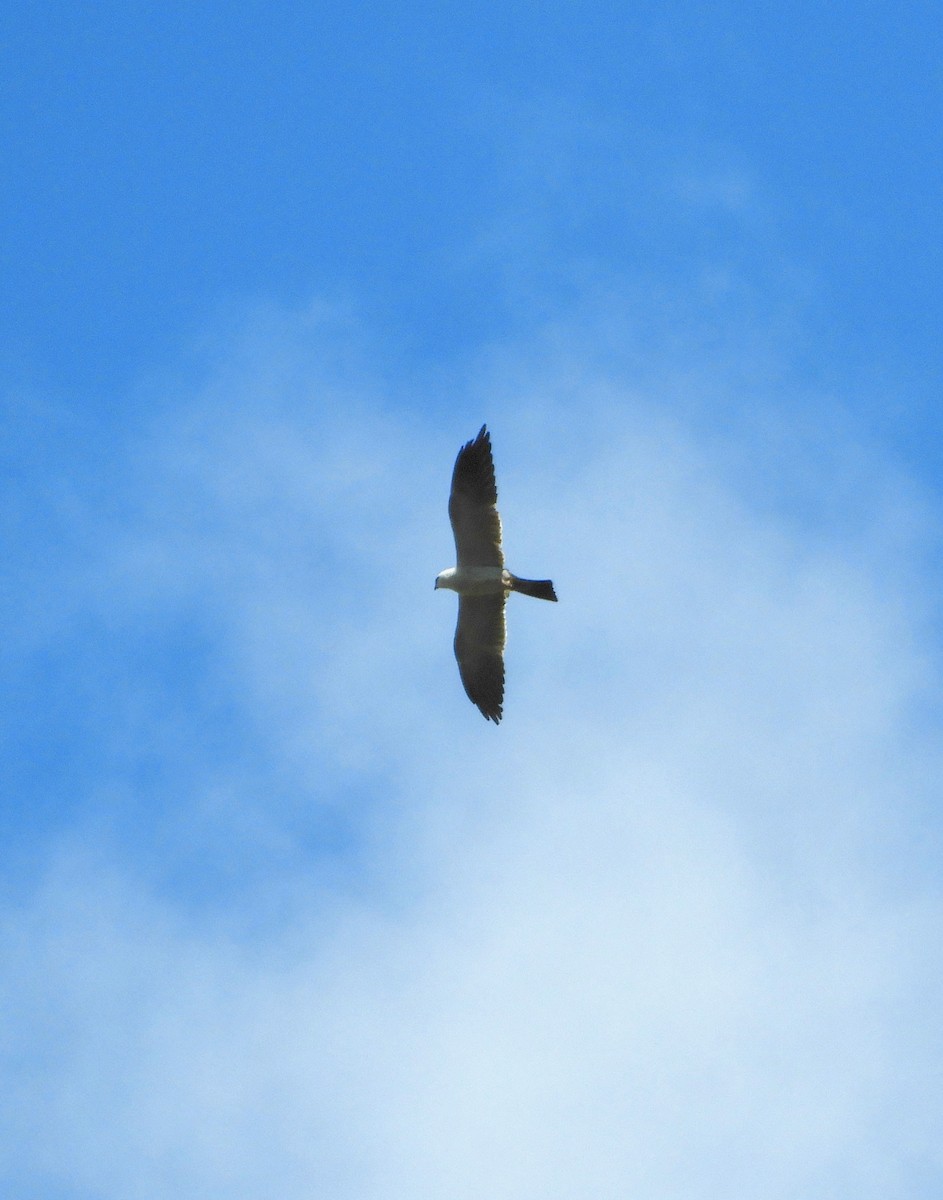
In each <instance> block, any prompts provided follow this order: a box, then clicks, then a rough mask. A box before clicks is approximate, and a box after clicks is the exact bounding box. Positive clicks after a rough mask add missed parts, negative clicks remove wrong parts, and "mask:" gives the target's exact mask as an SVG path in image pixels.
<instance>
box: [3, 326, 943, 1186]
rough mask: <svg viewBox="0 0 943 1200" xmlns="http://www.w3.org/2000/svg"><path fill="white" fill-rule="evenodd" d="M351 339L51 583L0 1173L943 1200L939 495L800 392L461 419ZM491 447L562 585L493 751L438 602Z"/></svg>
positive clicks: (640, 391) (111, 489)
mask: <svg viewBox="0 0 943 1200" xmlns="http://www.w3.org/2000/svg"><path fill="white" fill-rule="evenodd" d="M306 344H307V345H309V346H310V345H312V344H313V345H314V346H315V350H314V351H311V350H310V349H308V350H306V351H305V352H304V353H302V352H301V350H300V349H299V347H300V346H304V345H306ZM561 344H562V343H561ZM318 346H319V343H318V340H317V337H315V336H314V335H312V334H311V331H310V327H309V326H307V325H306V324H305V322H303V321H302V322H301V323H300V326H299V325H298V324H297V323H293V322H292V321H289V320H288V319H287V318H286V320H285V332H283V333H282V334H281V335H280V336H278V337H276V336H274V334H273V333H272V330H271V329H269V330H268V333H266V335H265V336H261V335H258V334H256V335H255V337H254V338H252V337H247V338H246V341H245V344H243V345H241V346H240V347H239V349H238V352H237V351H232V352H231V353H230V354H229V355H228V356H226V355H224V356H222V358H221V361H220V364H219V365H218V367H217V369H216V371H215V374H214V378H213V379H212V380H211V381H210V382H209V383H207V384H206V385H205V386H204V387H202V388H200V389H193V391H192V393H191V395H190V396H189V398H188V399H187V400H186V401H185V402H181V403H180V404H179V407H178V406H177V405H167V406H166V407H165V408H164V410H163V412H162V413H161V417H160V420H155V422H154V423H153V424H152V425H151V426H149V427H148V429H147V430H145V431H144V432H141V431H138V432H137V433H136V434H135V435H133V436H131V437H129V438H128V439H127V440H125V441H123V442H122V443H121V444H120V445H119V446H117V447H116V449H115V454H116V459H115V467H114V471H113V472H112V473H110V475H109V478H110V480H111V482H110V483H108V484H106V485H105V486H104V488H103V491H104V497H103V498H101V497H99V498H98V499H94V498H93V499H91V500H90V499H88V495H87V493H86V494H85V496H84V498H83V500H82V503H81V504H79V505H78V506H77V508H76V509H75V510H74V513H73V515H74V518H75V521H74V525H73V527H72V532H71V533H70V534H69V537H70V538H72V543H71V544H72V546H73V549H74V548H75V547H76V546H77V547H85V548H86V549H87V553H85V554H84V555H81V556H80V555H79V554H78V553H77V552H76V553H75V555H74V558H71V559H70V558H67V560H66V562H67V567H68V569H67V570H65V571H63V568H62V567H61V566H59V567H57V566H55V565H54V564H53V565H50V566H49V568H48V572H47V574H46V576H45V581H44V582H43V581H42V580H41V581H40V583H39V584H38V585H37V586H38V588H39V592H38V593H37V594H45V595H47V597H48V596H51V595H52V594H53V593H54V592H56V591H58V593H59V594H61V595H62V597H63V603H62V604H61V605H60V607H59V609H58V610H56V609H55V606H51V611H53V612H54V616H55V620H54V621H53V620H52V618H50V623H49V624H48V625H47V626H46V631H45V633H44V639H45V640H43V639H40V642H41V645H42V647H43V651H42V652H43V653H44V654H46V655H49V656H51V658H52V662H53V667H52V668H51V669H52V672H53V676H54V677H55V678H56V680H57V686H58V687H59V688H60V689H68V688H69V687H70V685H71V684H72V681H73V676H74V677H75V679H76V680H78V679H79V678H80V677H82V678H86V675H87V672H85V671H84V668H83V662H85V661H86V659H87V660H88V661H89V662H94V661H96V655H95V654H93V653H89V651H88V644H89V639H91V640H92V643H93V644H96V645H98V646H100V647H103V648H104V649H105V650H106V651H107V654H106V655H104V657H106V658H107V660H108V662H109V664H110V665H109V667H108V671H107V673H106V675H105V676H104V682H103V684H102V686H101V687H100V688H99V689H98V690H94V689H93V690H92V691H91V692H88V691H86V692H84V693H82V694H83V695H85V696H86V697H89V696H90V697H91V700H94V704H92V703H91V700H89V706H90V707H89V711H88V712H86V713H84V714H83V719H84V720H86V721H87V722H88V732H87V733H86V734H85V735H83V736H85V737H87V739H89V742H90V743H91V742H94V744H95V747H96V748H97V752H98V753H99V754H100V762H99V764H98V766H99V769H98V770H97V771H94V772H93V771H91V769H89V770H88V771H87V772H85V774H84V775H83V776H82V778H83V779H85V780H86V782H85V783H84V784H82V785H81V786H77V788H76V794H75V795H74V796H71V797H70V798H69V800H68V803H67V804H66V805H65V808H64V812H63V815H62V819H61V820H60V821H58V822H53V823H52V825H51V828H50V829H49V830H48V831H46V833H45V834H44V835H43V836H41V837H39V838H38V845H37V847H35V848H34V855H35V858H34V862H35V863H36V870H35V873H34V874H33V875H32V877H31V878H28V879H23V878H20V879H19V880H18V881H17V883H16V886H15V887H12V888H11V896H10V898H9V899H8V901H7V903H6V905H5V908H4V911H3V914H2V922H3V927H2V936H3V961H4V963H5V966H4V968H3V973H2V977H0V988H2V992H0V995H2V1003H3V1011H4V1020H3V1034H2V1043H0V1046H2V1053H3V1056H4V1059H3V1061H4V1066H3V1073H4V1087H3V1092H4V1099H3V1102H2V1113H3V1129H4V1131H5V1132H3V1133H2V1134H0V1150H2V1154H0V1157H2V1159H3V1161H4V1162H5V1163H6V1166H5V1167H3V1168H2V1174H3V1177H5V1179H6V1181H7V1186H8V1187H9V1188H10V1189H12V1190H14V1191H16V1192H17V1194H19V1195H27V1196H28V1195H33V1194H35V1195H40V1194H43V1195H44V1196H54V1195H61V1196H64V1197H65V1196H68V1197H86V1196H94V1197H96V1198H97V1197H103V1198H107V1200H111V1198H112V1197H114V1198H115V1200H118V1197H120V1198H121V1200H136V1198H138V1197H141V1198H150V1197H155V1198H156V1197H164V1196H167V1195H168V1194H173V1195H177V1196H181V1197H191V1196H192V1197H198V1196H199V1197H214V1196H219V1197H223V1196H225V1197H227V1198H235V1200H239V1198H241V1197H257V1196H261V1195H275V1194H277V1195H279V1196H282V1197H285V1198H286V1200H294V1198H295V1197H320V1196H325V1197H328V1196H330V1197H341V1198H343V1197H350V1198H351V1200H353V1198H354V1197H357V1198H361V1197H363V1198H368V1200H373V1198H376V1200H381V1198H382V1200H399V1198H402V1200H406V1198H407V1197H409V1198H411V1200H414V1198H416V1197H430V1200H431V1198H432V1197H444V1196H448V1197H469V1200H470V1198H472V1197H475V1198H478V1197H481V1196H488V1197H493V1198H495V1200H498V1198H503V1197H507V1198H508V1200H511V1198H514V1200H528V1198H533V1200H538V1198H539V1200H564V1198H566V1200H570V1198H572V1200H577V1198H580V1200H582V1198H583V1197H586V1196H592V1197H599V1198H607V1197H612V1198H613V1200H615V1198H616V1197H619V1198H620V1200H621V1198H622V1197H625V1196H629V1195H630V1196H633V1197H639V1198H641V1197H651V1198H652V1200H663V1198H664V1197H671V1196H678V1197H682V1196H683V1197H685V1198H702V1197H703V1198H708V1197H720V1196H725V1197H726V1196H747V1195H757V1196H758V1195H763V1196H767V1197H771V1198H776V1197H782V1198H783V1200H787V1198H788V1200H792V1198H794V1197H796V1196H800V1195H801V1196H803V1197H808V1198H810V1200H814V1198H816V1197H823V1198H824V1197H829V1198H831V1197H839V1196H841V1197H844V1196H847V1197H849V1198H852V1197H854V1198H855V1200H862V1198H867V1197H875V1198H877V1197H881V1200H888V1198H890V1197H897V1196H899V1197H902V1198H903V1197H905V1196H906V1197H908V1198H912V1197H914V1196H918V1195H923V1194H925V1195H928V1196H929V1195H931V1194H933V1187H934V1180H936V1181H937V1182H938V1181H939V1178H940V1176H941V1173H943V1156H941V1152H940V1150H939V1145H940V1140H939V1136H938V1130H937V1128H936V1124H937V1123H936V1121H935V1119H934V1114H935V1113H937V1112H939V1111H940V1108H941V1103H943V1095H941V1082H940V1075H939V1071H938V1070H937V1069H936V1065H938V1063H939V1061H940V1057H939V1056H940V1050H941V1047H940V1034H939V1031H938V1021H937V1020H936V1017H937V1015H938V1013H939V1011H940V1002H941V999H943V997H941V983H940V980H941V979H943V971H941V967H943V963H941V962H940V951H939V937H938V930H939V926H940V918H941V896H940V887H939V859H938V847H939V823H938V818H937V816H936V814H935V812H934V811H933V808H932V805H933V801H934V798H935V797H934V793H935V790H936V789H935V788H933V786H932V780H933V779H934V778H935V770H936V769H938V765H939V749H938V746H939V738H938V730H937V729H936V727H935V725H934V723H933V720H932V712H933V709H932V705H931V704H930V701H929V698H930V697H932V696H933V695H934V694H935V692H936V689H937V687H938V682H939V678H938V662H937V659H936V655H935V652H934V651H933V649H932V643H931V641H930V637H929V633H928V629H927V623H926V612H927V594H926V593H927V588H928V586H929V585H928V582H927V579H926V577H925V575H924V573H923V566H922V554H923V547H924V545H925V539H926V537H927V536H928V531H929V530H930V528H931V522H932V520H933V519H934V517H933V513H932V511H931V510H929V509H928V508H927V507H926V506H925V505H924V503H923V502H922V501H921V500H920V498H919V497H918V496H917V495H916V494H915V493H914V492H913V490H912V489H910V488H909V487H907V486H906V485H905V484H904V483H902V482H901V481H900V480H899V478H898V477H897V475H896V474H895V470H894V467H893V464H887V463H883V462H882V461H881V459H880V457H879V455H878V454H877V452H876V451H874V450H869V449H868V448H867V447H866V446H862V445H861V444H860V443H857V442H856V441H855V439H854V437H853V434H851V433H850V432H849V431H848V430H847V429H842V428H841V421H840V420H837V419H836V424H837V425H838V427H839V428H838V436H837V440H836V438H835V437H833V436H832V435H833V433H834V432H835V430H834V429H829V430H828V436H827V437H826V436H825V435H824V434H823V433H822V432H821V431H822V430H824V429H825V428H826V425H827V424H828V421H827V420H826V419H825V418H823V420H822V423H821V424H820V425H819V426H816V423H815V421H814V420H813V421H811V422H810V424H809V425H808V427H807V434H806V435H803V434H802V431H801V429H799V430H792V431H789V430H788V428H787V427H788V425H789V422H790V420H791V419H792V418H793V416H794V415H795V414H796V413H799V412H801V413H803V414H804V415H805V418H808V414H809V412H810V407H811V406H810V405H809V404H808V402H807V400H803V401H801V402H798V401H797V402H796V404H795V406H794V407H793V408H792V409H790V407H789V405H788V404H785V403H782V397H781V396H777V397H776V405H774V406H772V407H771V409H770V411H776V412H778V413H779V414H780V418H779V419H780V421H781V423H782V425H783V427H784V428H783V429H771V428H769V427H767V428H766V429H764V428H762V427H761V426H760V425H759V424H758V423H757V422H751V421H750V420H749V419H748V418H747V417H746V416H745V414H744V412H743V410H742V408H741V407H740V406H738V404H737V403H736V402H735V401H733V400H729V397H728V401H729V408H730V413H731V414H732V415H731V418H730V420H729V422H726V423H725V427H716V428H715V429H714V430H713V431H712V432H711V434H710V436H707V435H706V434H705V431H704V421H703V412H701V413H699V412H698V411H697V406H696V405H694V406H691V407H685V406H683V405H680V404H678V403H676V400H675V397H676V392H677V388H678V379H679V374H678V372H677V370H676V369H675V368H674V367H673V368H672V369H671V370H668V369H665V370H663V371H662V372H661V374H660V376H659V372H658V371H657V370H656V369H655V368H653V367H652V366H651V364H649V365H648V366H647V367H646V369H645V370H639V371H637V372H635V373H634V374H633V372H632V371H631V370H630V369H629V368H628V367H626V365H625V364H624V363H623V364H622V366H620V367H618V368H612V369H610V370H608V371H607V370H604V369H603V368H602V367H601V366H600V365H599V363H593V362H592V361H590V360H587V361H586V362H582V363H581V362H580V361H579V358H578V356H576V355H575V354H574V353H573V351H572V350H565V351H564V352H562V353H558V354H557V355H556V356H552V355H550V356H548V355H546V354H545V351H544V350H541V348H540V347H538V348H537V349H536V350H533V351H532V352H531V354H530V355H528V356H523V357H520V358H518V359H517V360H515V361H511V359H512V358H513V356H511V355H508V356H505V357H504V360H503V361H504V363H505V365H509V366H510V368H511V373H510V377H513V379H514V386H513V387H512V386H510V385H507V386H506V387H505V388H503V389H502V388H501V387H499V386H498V385H497V384H496V383H495V382H494V371H495V363H496V362H498V361H499V360H500V359H501V356H497V357H496V358H495V359H494V360H492V362H491V364H490V365H483V366H482V368H481V371H480V374H479V376H478V377H477V379H473V380H472V382H471V383H470V384H469V385H468V389H467V392H466V394H465V395H463V396H460V397H459V398H458V399H457V403H456V411H457V412H460V413H461V414H462V417H461V421H462V423H461V424H459V418H457V419H456V423H455V425H454V426H451V425H450V426H449V428H443V425H442V422H441V421H440V422H439V423H438V424H437V425H436V426H434V427H433V426H432V425H431V424H427V423H424V422H423V421H422V420H420V419H418V418H416V417H412V418H410V419H408V420H407V419H405V418H404V417H403V415H402V413H403V412H404V411H408V406H404V405H402V403H399V404H397V403H396V402H395V401H400V402H401V401H402V397H401V396H398V397H390V396H387V395H384V393H383V390H382V388H381V387H380V386H379V385H378V384H377V383H376V382H375V381H371V380H370V379H369V378H365V377H364V376H363V375H361V377H360V380H359V382H357V384H356V386H351V385H347V386H346V387H342V386H341V385H340V384H339V383H338V382H337V381H338V378H339V377H341V376H342V375H343V372H337V371H326V370H322V369H321V368H320V367H319V354H320V351H319V349H318ZM542 354H544V359H545V361H544V366H543V367H542V368H541V367H538V366H536V365H535V363H537V362H539V361H540V359H541V355H542ZM563 363H568V364H569V370H568V372H567V371H561V367H562V365H563ZM693 378H694V374H693V372H692V374H690V375H689V376H688V382H689V383H690V382H691V380H692V379H693ZM701 382H702V383H703V384H704V386H705V387H706V388H712V389H714V394H715V395H716V396H720V397H724V396H726V395H727V393H728V392H729V391H730V389H731V386H732V385H731V381H730V378H729V376H726V375H725V374H724V372H723V371H722V370H714V371H713V373H711V371H710V370H707V371H706V374H705V377H704V378H703V379H702V380H701ZM574 398H578V400H579V412H580V417H579V419H578V420H577V419H574V418H573V417H572V416H571V415H570V413H571V411H572V401H573V399H574ZM466 413H467V414H468V417H467V420H466V419H464V418H465V414H466ZM483 419H487V420H488V421H489V423H490V424H491V426H492V430H493V435H494V442H495V454H496V460H497V467H498V475H499V486H500V488H501V499H502V512H503V516H504V520H505V526H506V541H507V551H508V556H509V560H510V562H511V565H512V567H514V568H515V569H517V570H520V571H521V572H522V573H524V574H527V573H534V574H538V573H539V574H541V575H543V574H547V575H552V576H553V577H554V579H555V581H556V583H557V587H558V592H559V595H560V599H561V603H560V604H559V605H558V606H556V607H552V606H540V605H528V604H526V603H524V602H521V603H515V602H514V601H513V600H512V602H511V605H510V612H509V627H510V641H509V650H508V703H507V708H506V720H505V722H504V723H503V724H502V726H501V728H500V729H497V730H496V729H494V728H492V727H490V726H488V725H487V724H486V723H485V722H483V721H482V720H481V719H480V717H479V716H478V714H477V713H476V712H475V711H474V709H473V708H472V707H471V706H470V705H469V704H468V702H467V700H466V699H465V697H464V695H463V693H462V691H461V687H460V684H459V681H458V677H457V672H456V669H455V665H454V662H453V661H452V657H451V636H452V627H453V622H454V606H453V604H452V603H450V598H448V597H443V596H442V595H435V594H434V593H433V590H432V581H433V578H434V576H435V573H436V571H437V570H439V569H440V568H441V567H443V566H445V565H447V564H448V562H449V561H450V555H451V545H450V536H449V531H448V527H447V522H446V516H445V493H446V488H447V483H448V477H449V471H450V468H451V462H452V457H453V455H454V453H455V450H456V449H457V447H458V444H459V443H460V442H461V441H462V440H464V439H465V438H466V437H469V436H471V435H472V434H473V433H474V432H475V430H476V429H477V426H478V424H479V423H480V421H481V420H483ZM816 428H818V429H819V430H820V433H819V435H818V438H819V440H818V441H817V435H816V432H815V430H816ZM803 436H807V445H806V448H807V449H809V451H810V453H809V455H808V457H807V458H806V459H805V460H804V462H802V463H798V464H797V465H796V466H795V467H790V466H789V455H788V453H784V449H783V448H784V446H786V447H787V448H788V446H789V444H790V439H798V440H799V442H800V443H801V439H802V437H803ZM797 496H801V497H802V502H801V503H800V502H797V500H796V497H797ZM63 536H64V535H63ZM80 557H81V560H82V561H81V567H79V566H78V565H76V564H77V562H78V560H79V558H80ZM69 563H72V564H73V565H72V566H71V567H69V566H68V564H69ZM64 577H65V578H67V579H68V582H69V586H68V587H67V588H65V589H64V590H63V589H62V582H61V581H62V579H63V578H64ZM43 588H45V589H46V591H45V593H43V591H42V589H43ZM44 611H45V610H44ZM50 630H52V632H50ZM50 647H52V648H50ZM28 652H29V653H33V652H35V650H34V648H33V647H32V646H30V647H27V646H26V645H25V644H24V649H23V654H24V655H25V654H27V653H28ZM97 657H99V658H100V657H103V656H97ZM161 663H164V664H165V667H164V668H162V667H161V666H160V664H161ZM106 684H107V686H106ZM81 686H82V687H85V688H87V687H88V686H89V685H88V684H87V680H86V682H85V683H83V684H82V685H81ZM75 704H76V708H78V707H79V705H80V701H79V700H76V702H75ZM69 719H70V720H71V721H72V722H73V723H75V722H77V720H78V717H77V713H76V712H75V711H71V710H70V713H69ZM75 736H76V737H77V736H78V735H75ZM86 753H87V754H89V755H90V754H92V750H90V749H87V751H86ZM92 779H93V780H94V782H93V783H89V782H88V780H92ZM30 1188H32V1189H33V1190H32V1191H30V1190H29V1189H30ZM43 1189H45V1190H43Z"/></svg>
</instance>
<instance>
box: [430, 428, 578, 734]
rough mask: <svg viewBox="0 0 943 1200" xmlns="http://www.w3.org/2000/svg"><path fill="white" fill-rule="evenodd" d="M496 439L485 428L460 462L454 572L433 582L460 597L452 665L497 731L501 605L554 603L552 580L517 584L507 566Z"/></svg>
mask: <svg viewBox="0 0 943 1200" xmlns="http://www.w3.org/2000/svg"><path fill="white" fill-rule="evenodd" d="M497 501H498V489H497V485H496V484H495V479H494V461H493V459H492V457H491V437H490V435H489V433H488V430H487V428H486V427H485V426H484V425H482V427H481V429H480V430H479V433H478V436H477V437H476V438H473V439H472V440H471V441H470V442H466V443H465V445H464V446H463V447H462V448H461V450H460V451H459V453H458V458H457V459H456V460H455V470H454V471H453V472H452V491H451V494H450V496H449V518H450V519H451V522H452V532H453V534H454V535H455V556H456V560H457V565H456V566H454V567H449V568H448V569H447V570H445V571H441V572H440V573H439V574H438V575H437V576H436V581H435V586H436V587H437V588H448V589H449V590H451V591H453V592H458V594H459V603H458V625H457V627H456V629H455V657H456V659H457V660H458V669H459V674H460V675H461V677H462V683H463V684H464V686H465V691H466V692H467V694H468V698H469V699H470V700H471V702H472V703H473V704H475V705H477V706H478V708H479V709H480V710H481V713H482V715H483V716H484V717H485V718H486V720H489V721H494V723H495V724H497V723H498V722H499V721H500V720H501V716H502V710H503V704H504V643H505V640H506V632H505V622H504V605H505V601H506V600H507V596H508V593H509V592H521V593H523V594H524V595H526V596H536V597H537V598H538V599H541V600H556V598H557V597H556V593H555V592H554V590H553V584H552V583H551V582H550V580H549V579H520V578H518V576H516V575H512V574H511V572H510V571H508V570H507V568H506V567H505V566H504V553H503V551H502V548H501V518H500V517H499V516H498V509H497Z"/></svg>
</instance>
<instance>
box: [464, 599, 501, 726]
mask: <svg viewBox="0 0 943 1200" xmlns="http://www.w3.org/2000/svg"><path fill="white" fill-rule="evenodd" d="M504 602H505V595H504V593H503V592H499V593H498V594H497V595H491V596H460V597H459V600H458V625H457V626H456V627H455V657H456V659H457V660H458V671H459V674H460V675H461V677H462V683H463V684H464V685H465V691H466V692H467V693H468V698H469V700H471V702H472V704H476V705H477V706H478V708H479V709H480V710H481V713H482V715H483V716H484V717H486V718H487V719H488V720H489V721H494V723H495V725H497V724H498V722H499V721H500V720H501V712H502V707H503V704H504V641H505V626H504Z"/></svg>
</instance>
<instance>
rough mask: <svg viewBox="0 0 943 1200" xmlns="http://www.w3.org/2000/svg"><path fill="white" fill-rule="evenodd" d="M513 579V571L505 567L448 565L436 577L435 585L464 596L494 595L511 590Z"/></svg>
mask: <svg viewBox="0 0 943 1200" xmlns="http://www.w3.org/2000/svg"><path fill="white" fill-rule="evenodd" d="M511 579H512V576H511V572H510V571H508V570H506V569H505V568H503V567H448V568H447V569H446V570H445V571H440V572H439V574H438V575H437V576H436V577H435V586H436V587H437V588H449V589H450V590H451V591H453V592H458V593H459V594H460V595H462V596H492V595H494V594H495V593H496V592H509V591H510V590H511Z"/></svg>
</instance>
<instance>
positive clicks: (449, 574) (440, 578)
mask: <svg viewBox="0 0 943 1200" xmlns="http://www.w3.org/2000/svg"><path fill="white" fill-rule="evenodd" d="M454 578H455V568H454V567H449V569H448V570H447V571H440V572H439V573H438V575H436V577H435V586H436V588H448V587H451V586H452V580H453V579H454Z"/></svg>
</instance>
